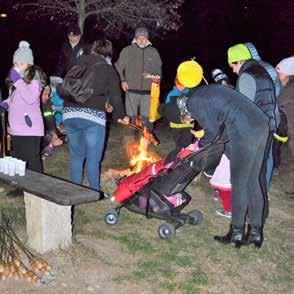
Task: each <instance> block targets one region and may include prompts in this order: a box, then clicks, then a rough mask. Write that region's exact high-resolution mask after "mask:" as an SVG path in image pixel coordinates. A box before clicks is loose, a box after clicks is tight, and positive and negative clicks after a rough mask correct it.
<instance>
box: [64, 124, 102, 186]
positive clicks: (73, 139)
mask: <svg viewBox="0 0 294 294" xmlns="http://www.w3.org/2000/svg"><path fill="white" fill-rule="evenodd" d="M64 126H65V129H66V132H67V135H68V145H69V150H70V155H71V164H70V175H71V181H72V182H74V183H76V184H82V182H83V165H84V161H85V160H86V171H87V178H88V181H89V184H90V187H91V188H93V189H96V190H99V189H100V162H101V159H102V154H103V150H104V142H105V126H103V125H100V124H97V123H95V122H92V121H90V120H86V119H82V118H70V119H66V120H65V121H64Z"/></svg>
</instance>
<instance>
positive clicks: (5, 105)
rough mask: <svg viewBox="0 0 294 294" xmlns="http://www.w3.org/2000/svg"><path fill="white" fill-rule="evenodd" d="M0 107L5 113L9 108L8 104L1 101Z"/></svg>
mask: <svg viewBox="0 0 294 294" xmlns="http://www.w3.org/2000/svg"><path fill="white" fill-rule="evenodd" d="M0 106H1V107H2V108H3V109H4V110H5V111H7V110H8V108H9V104H8V103H7V102H6V101H2V102H1V103H0Z"/></svg>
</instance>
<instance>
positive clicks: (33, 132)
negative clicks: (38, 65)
mask: <svg viewBox="0 0 294 294" xmlns="http://www.w3.org/2000/svg"><path fill="white" fill-rule="evenodd" d="M14 86H15V90H14V91H13V93H12V94H11V96H10V98H8V99H7V100H6V102H7V103H8V104H9V109H8V122H9V126H10V127H9V129H8V132H9V134H11V135H14V136H44V123H43V117H42V113H41V108H40V94H41V91H42V86H41V84H40V82H39V81H37V80H33V81H32V82H31V83H30V84H27V83H25V82H24V80H23V79H20V80H18V81H17V82H15V83H14ZM25 113H27V114H28V116H29V117H30V119H31V121H32V126H31V127H29V126H28V125H27V124H26V122H25V118H24V116H25Z"/></svg>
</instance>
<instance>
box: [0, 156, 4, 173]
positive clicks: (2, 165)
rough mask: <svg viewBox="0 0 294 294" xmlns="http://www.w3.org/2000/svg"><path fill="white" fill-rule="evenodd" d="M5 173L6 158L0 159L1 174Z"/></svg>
mask: <svg viewBox="0 0 294 294" xmlns="http://www.w3.org/2000/svg"><path fill="white" fill-rule="evenodd" d="M3 172H4V158H0V173H3Z"/></svg>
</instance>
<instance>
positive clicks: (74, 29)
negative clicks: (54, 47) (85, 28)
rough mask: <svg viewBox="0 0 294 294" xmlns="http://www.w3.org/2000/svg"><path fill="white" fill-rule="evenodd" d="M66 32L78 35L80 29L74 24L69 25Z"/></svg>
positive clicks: (70, 34)
mask: <svg viewBox="0 0 294 294" xmlns="http://www.w3.org/2000/svg"><path fill="white" fill-rule="evenodd" d="M67 34H68V35H69V36H79V35H81V34H82V33H81V29H80V28H79V26H77V25H76V24H73V25H70V26H68V28H67Z"/></svg>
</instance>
